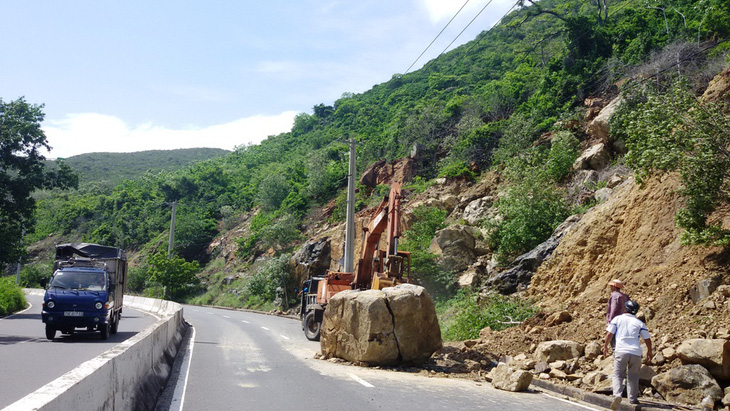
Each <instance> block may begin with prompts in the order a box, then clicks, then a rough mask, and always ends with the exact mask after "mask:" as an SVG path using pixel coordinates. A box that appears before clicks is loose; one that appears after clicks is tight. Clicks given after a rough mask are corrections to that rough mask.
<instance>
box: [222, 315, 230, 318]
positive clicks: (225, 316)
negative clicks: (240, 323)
mask: <svg viewBox="0 0 730 411" xmlns="http://www.w3.org/2000/svg"><path fill="white" fill-rule="evenodd" d="M223 318H231V317H229V316H227V315H224V316H223Z"/></svg>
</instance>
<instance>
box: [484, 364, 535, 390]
mask: <svg viewBox="0 0 730 411" xmlns="http://www.w3.org/2000/svg"><path fill="white" fill-rule="evenodd" d="M491 376H492V385H493V386H494V388H498V389H500V390H505V391H525V390H526V389H527V388H528V387H529V386H530V383H531V382H532V374H531V373H530V372H528V371H525V370H521V369H519V368H512V367H510V366H509V365H507V364H505V363H503V362H501V363H499V365H497V367H496V368H495V369H494V370H493V371H492V373H491Z"/></svg>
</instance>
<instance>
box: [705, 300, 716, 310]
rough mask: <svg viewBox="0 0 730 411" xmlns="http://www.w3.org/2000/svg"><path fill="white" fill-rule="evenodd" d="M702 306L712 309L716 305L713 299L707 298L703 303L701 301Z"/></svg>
mask: <svg viewBox="0 0 730 411" xmlns="http://www.w3.org/2000/svg"><path fill="white" fill-rule="evenodd" d="M702 308H704V309H707V310H714V309H715V308H717V307H716V306H715V302H714V301H712V300H707V301H705V302H704V303H702Z"/></svg>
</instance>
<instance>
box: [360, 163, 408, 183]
mask: <svg viewBox="0 0 730 411" xmlns="http://www.w3.org/2000/svg"><path fill="white" fill-rule="evenodd" d="M413 167H414V162H413V159H412V158H409V157H405V158H401V159H399V160H396V161H393V162H390V163H389V162H386V161H385V160H381V161H378V162H377V163H375V164H373V165H371V166H370V167H368V168H367V170H365V171H364V172H363V173H362V176H360V183H361V184H363V185H365V186H368V187H371V188H374V187H376V186H377V185H378V184H392V183H393V182H394V181H398V182H400V183H405V182H406V181H410V180H411V178H413Z"/></svg>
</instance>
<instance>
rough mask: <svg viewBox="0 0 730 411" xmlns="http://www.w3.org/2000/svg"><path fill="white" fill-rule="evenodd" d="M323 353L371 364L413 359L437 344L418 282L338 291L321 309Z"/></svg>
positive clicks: (428, 306)
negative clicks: (381, 288)
mask: <svg viewBox="0 0 730 411" xmlns="http://www.w3.org/2000/svg"><path fill="white" fill-rule="evenodd" d="M320 342H321V348H322V355H323V356H324V357H325V358H330V357H338V358H343V359H345V360H348V361H352V362H365V363H368V364H374V365H394V364H398V363H418V362H422V361H425V360H427V359H428V358H430V357H431V354H433V353H434V352H435V351H436V350H438V349H440V348H441V346H442V344H441V330H440V328H439V325H438V319H437V317H436V310H435V308H434V305H433V301H432V300H431V297H430V296H429V295H428V293H427V292H426V290H425V289H424V288H423V287H420V286H417V285H412V284H401V285H398V286H396V287H388V288H385V289H383V290H366V291H351V290H347V291H342V292H340V293H337V294H336V295H335V296H334V297H332V299H330V301H329V304H328V305H327V309H326V310H325V313H324V320H323V322H322V335H321V339H320Z"/></svg>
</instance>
